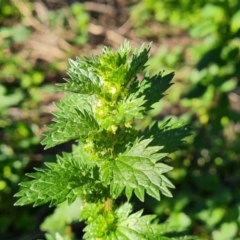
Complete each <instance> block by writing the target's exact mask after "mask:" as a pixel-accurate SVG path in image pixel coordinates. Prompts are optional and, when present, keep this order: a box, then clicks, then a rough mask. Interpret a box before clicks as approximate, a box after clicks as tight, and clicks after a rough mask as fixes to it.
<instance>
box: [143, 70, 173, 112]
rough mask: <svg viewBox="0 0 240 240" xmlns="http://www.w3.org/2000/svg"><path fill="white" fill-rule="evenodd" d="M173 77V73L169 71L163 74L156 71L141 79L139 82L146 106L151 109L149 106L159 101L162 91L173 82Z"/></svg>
mask: <svg viewBox="0 0 240 240" xmlns="http://www.w3.org/2000/svg"><path fill="white" fill-rule="evenodd" d="M173 77H174V73H169V74H167V75H165V76H163V75H162V73H161V72H160V73H158V74H156V75H154V76H153V77H148V76H146V77H145V78H144V79H143V81H142V82H141V83H140V87H139V88H140V89H141V88H142V89H143V91H142V93H143V94H144V95H145V97H146V99H147V101H146V104H145V106H146V108H147V109H148V110H151V106H152V105H153V104H154V103H156V102H159V100H160V99H161V98H162V97H163V96H164V94H163V93H164V92H165V91H166V90H167V89H168V88H170V87H171V85H172V84H173V83H171V81H172V79H173Z"/></svg>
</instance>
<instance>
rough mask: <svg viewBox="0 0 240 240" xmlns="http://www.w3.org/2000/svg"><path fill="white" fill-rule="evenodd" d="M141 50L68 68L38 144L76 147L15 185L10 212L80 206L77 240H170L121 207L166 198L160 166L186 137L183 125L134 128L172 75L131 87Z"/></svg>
mask: <svg viewBox="0 0 240 240" xmlns="http://www.w3.org/2000/svg"><path fill="white" fill-rule="evenodd" d="M149 50H150V45H149V46H147V47H144V46H142V47H141V48H140V49H139V50H135V51H133V52H132V51H131V47H130V45H129V43H128V42H127V41H125V42H124V43H123V44H122V45H121V46H120V47H119V49H118V50H117V51H115V52H114V51H113V50H112V49H110V48H107V47H105V48H104V49H103V51H102V53H101V54H100V55H97V56H93V57H92V58H86V57H85V58H76V60H75V61H74V60H69V64H70V67H69V68H68V69H67V73H68V75H69V78H68V79H66V82H65V83H62V84H58V85H57V88H58V90H61V91H65V92H66V95H65V97H64V98H63V99H62V100H61V101H60V102H58V103H56V104H55V105H56V107H57V109H58V111H57V112H54V113H53V114H54V116H55V118H54V119H53V121H54V123H52V124H50V125H49V126H48V131H47V132H45V133H44V135H45V139H44V140H43V141H42V143H43V144H44V145H45V148H50V147H54V146H56V145H58V144H62V143H65V142H68V141H70V140H76V143H75V144H73V147H72V152H70V153H65V152H64V153H62V155H61V156H57V162H54V163H45V165H46V168H43V169H36V172H34V173H30V174H27V176H28V177H30V178H32V180H31V181H27V182H22V183H21V184H20V185H21V186H22V190H20V191H19V192H18V193H17V194H16V195H15V196H16V197H21V198H20V199H19V200H18V201H17V202H16V203H15V205H25V204H30V203H33V204H34V206H39V205H42V204H45V203H47V202H50V206H55V205H57V204H60V203H62V202H64V201H67V202H68V204H71V203H73V202H74V201H75V200H76V198H81V199H82V200H83V201H84V205H83V206H82V207H81V214H80V220H84V221H85V223H86V227H85V228H84V232H85V233H84V236H83V237H84V239H109V240H111V239H113V240H115V239H116V240H117V239H123V240H125V239H129V240H133V239H137V240H139V239H162V240H163V239H164V240H166V239H173V238H170V237H167V235H166V231H167V229H166V227H164V226H165V225H164V224H158V223H157V222H156V220H154V219H155V218H156V216H155V215H143V211H138V212H135V213H132V208H133V207H132V205H131V204H130V203H129V200H130V199H131V197H132V195H133V194H135V196H136V197H137V198H138V199H139V200H141V201H144V196H145V194H148V195H150V196H151V197H153V198H155V199H157V200H160V194H162V195H165V196H167V197H172V194H171V192H170V191H169V189H170V188H174V185H173V184H172V183H171V182H170V181H169V180H168V179H167V177H166V176H165V175H164V174H165V173H166V172H168V171H170V170H171V169H172V167H170V166H168V165H166V164H165V163H164V160H166V158H167V156H168V154H169V153H172V152H174V151H176V150H177V148H178V146H179V144H181V142H182V139H183V138H184V137H186V136H187V135H189V127H188V125H186V124H183V123H180V122H178V123H174V124H172V123H171V122H170V121H166V122H164V123H161V124H159V122H158V121H156V122H155V123H154V124H152V125H151V127H147V128H145V129H144V130H143V129H140V130H139V127H138V125H137V124H136V120H138V122H139V120H143V119H144V118H145V117H146V116H147V115H148V113H149V111H150V110H151V109H152V105H153V104H154V103H157V102H159V100H160V99H161V98H162V97H163V92H165V91H166V90H167V89H168V88H169V87H170V86H171V80H172V78H173V73H171V74H168V75H165V76H163V75H162V73H158V74H156V75H154V76H152V77H151V76H150V75H149V74H148V73H146V74H145V75H144V77H143V79H142V80H139V79H138V76H137V74H138V73H141V74H143V72H144V70H145V68H146V63H147V61H148V58H149ZM124 196H125V197H124ZM120 197H121V198H120ZM119 198H120V200H119ZM116 200H118V201H116ZM124 201H125V203H121V202H124ZM119 202H120V203H119ZM174 239H175V238H174Z"/></svg>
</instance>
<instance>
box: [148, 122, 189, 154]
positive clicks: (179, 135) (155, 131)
mask: <svg viewBox="0 0 240 240" xmlns="http://www.w3.org/2000/svg"><path fill="white" fill-rule="evenodd" d="M190 134H191V128H190V125H189V124H185V123H182V122H177V123H174V124H173V123H171V122H170V119H169V120H167V121H165V122H163V123H161V124H159V122H155V123H154V124H153V126H152V127H149V128H147V129H146V130H145V131H144V135H145V136H146V137H147V138H151V137H152V138H153V141H152V142H151V144H150V145H155V144H158V145H160V146H163V148H162V149H161V152H167V153H172V152H174V151H176V150H177V149H178V146H179V145H180V144H182V142H183V139H184V138H185V137H187V136H189V135H190Z"/></svg>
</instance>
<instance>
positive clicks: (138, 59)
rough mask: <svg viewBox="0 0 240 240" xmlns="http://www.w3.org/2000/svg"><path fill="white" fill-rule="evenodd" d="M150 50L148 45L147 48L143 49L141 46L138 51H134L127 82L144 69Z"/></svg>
mask: <svg viewBox="0 0 240 240" xmlns="http://www.w3.org/2000/svg"><path fill="white" fill-rule="evenodd" d="M150 49H151V45H150V44H149V45H148V46H147V47H144V44H143V45H142V46H141V48H140V49H139V50H136V49H135V51H134V53H133V56H132V59H131V62H130V66H129V70H128V74H127V79H129V81H130V80H131V79H132V78H134V77H135V76H136V75H137V73H140V72H142V71H143V70H144V69H145V68H146V65H145V64H146V62H147V61H148V59H149V51H150Z"/></svg>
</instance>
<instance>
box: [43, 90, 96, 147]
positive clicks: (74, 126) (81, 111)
mask: <svg viewBox="0 0 240 240" xmlns="http://www.w3.org/2000/svg"><path fill="white" fill-rule="evenodd" d="M93 103H94V97H93V96H91V95H90V96H85V95H82V94H76V93H69V94H68V95H67V96H66V97H65V98H64V99H63V100H61V101H60V103H57V104H56V106H57V108H58V112H56V113H54V115H55V118H54V119H53V121H55V123H53V124H50V125H49V126H48V131H47V132H44V133H43V134H44V135H45V136H46V137H45V139H44V140H43V141H42V144H44V145H46V146H45V149H47V148H50V147H53V146H56V145H58V144H61V143H64V142H67V141H69V140H74V139H80V138H82V137H84V136H87V135H88V134H89V133H91V132H94V131H96V130H97V129H98V127H99V126H98V123H97V122H96V120H95V118H94V116H93V112H92V104H93Z"/></svg>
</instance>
